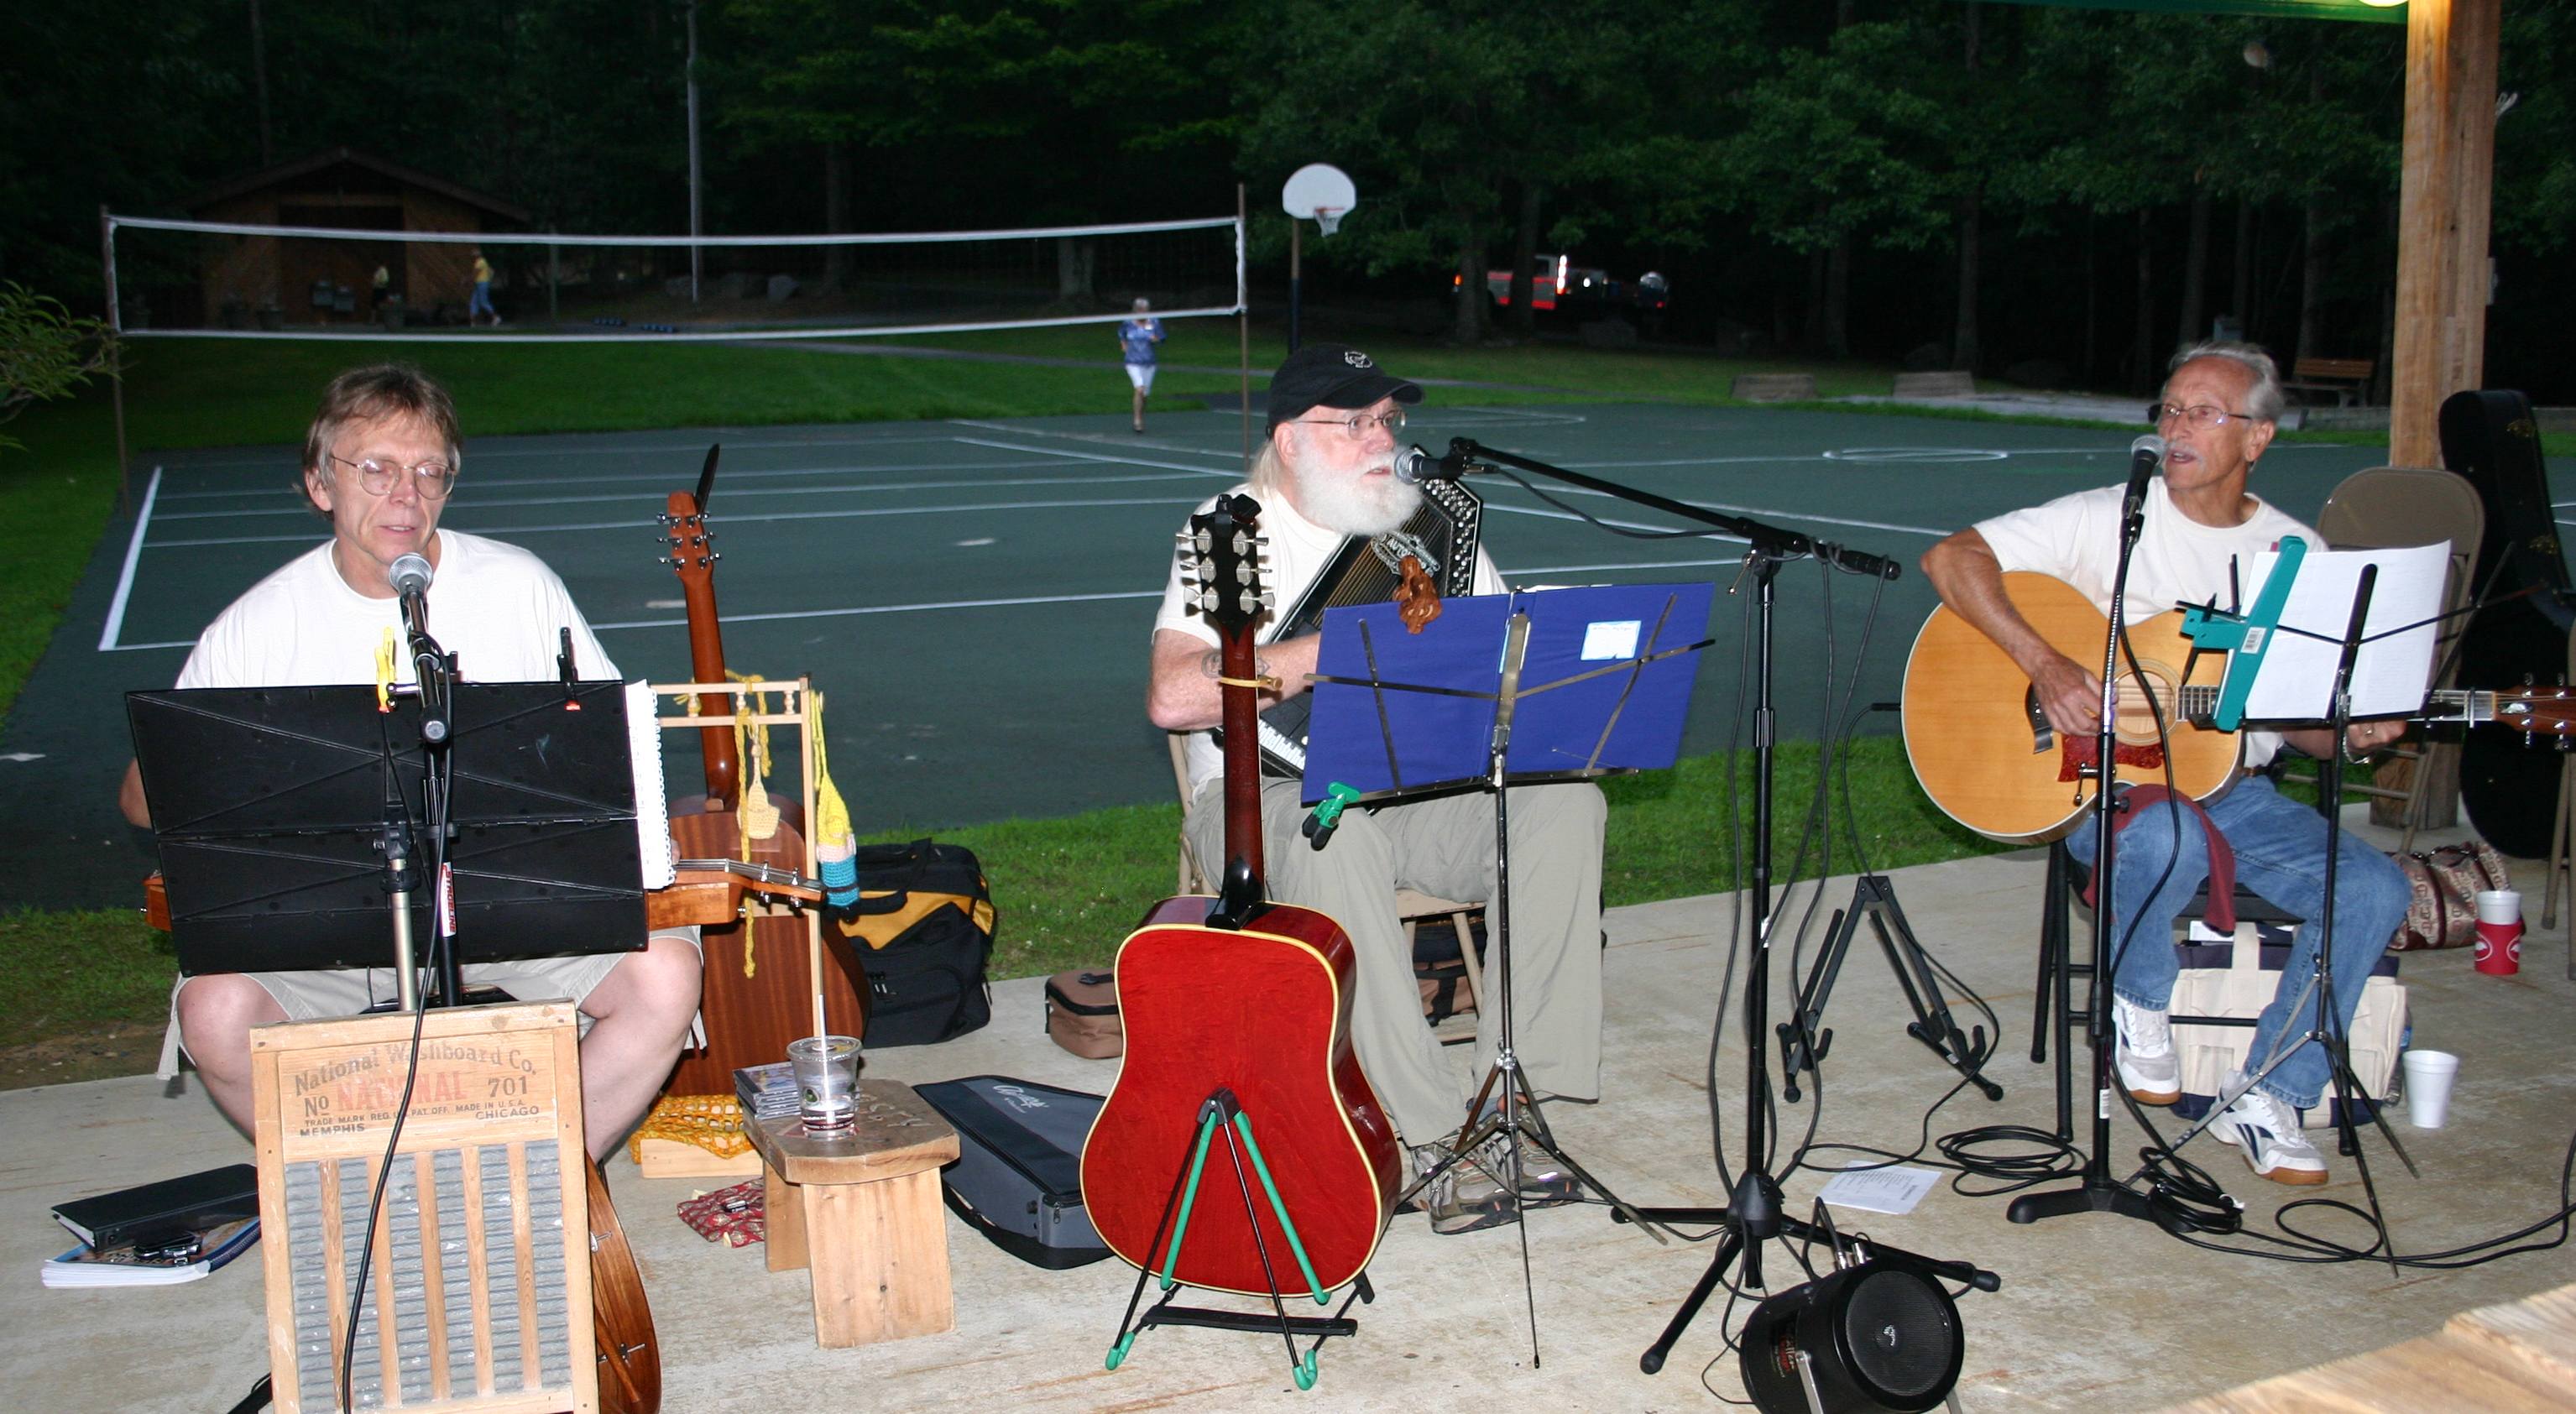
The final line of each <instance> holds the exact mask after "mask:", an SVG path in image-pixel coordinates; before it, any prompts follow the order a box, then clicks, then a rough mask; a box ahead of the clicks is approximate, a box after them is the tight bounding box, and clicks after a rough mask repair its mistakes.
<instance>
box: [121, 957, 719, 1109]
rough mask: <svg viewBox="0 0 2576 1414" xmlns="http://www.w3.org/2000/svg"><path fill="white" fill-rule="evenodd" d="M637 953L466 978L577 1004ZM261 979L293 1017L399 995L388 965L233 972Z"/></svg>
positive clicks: (528, 998) (472, 971) (171, 1044)
mask: <svg viewBox="0 0 2576 1414" xmlns="http://www.w3.org/2000/svg"><path fill="white" fill-rule="evenodd" d="M653 936H654V937H656V938H675V939H677V940H679V941H681V942H685V943H687V944H688V945H689V946H690V947H693V948H694V947H696V946H698V930H697V929H695V928H669V929H663V930H661V931H659V932H656V933H654V934H653ZM632 956H634V954H633V953H628V952H599V953H582V954H579V955H577V956H574V957H534V958H526V959H521V960H518V961H513V962H477V963H469V964H467V965H466V968H465V982H466V985H467V986H470V987H498V988H500V989H501V990H502V991H505V992H507V993H509V994H510V995H511V996H512V997H514V998H516V999H518V1000H520V1001H523V1002H542V1001H555V1000H563V1001H569V1002H571V1003H572V1004H573V1005H574V1006H575V1007H579V1006H580V1005H581V1003H582V1002H583V1000H584V999H586V998H588V997H589V996H590V993H591V990H592V989H593V988H595V987H597V986H598V985H599V984H600V983H602V982H605V981H607V980H608V974H609V973H611V972H614V971H616V970H617V964H619V963H621V962H624V961H625V960H626V959H627V958H629V957H632ZM235 975H237V976H242V977H248V978H249V979H250V980H252V981H254V982H257V983H258V984H259V985H260V987H261V989H262V990H264V991H266V992H267V993H268V994H269V996H270V997H272V998H274V999H275V1000H276V1002H277V1005H278V1007H279V1008H280V1009H281V1010H283V1011H284V1012H285V1013H286V1019H287V1020H289V1021H319V1020H321V1019H323V1018H325V1017H335V1016H356V1015H358V1014H359V1013H361V1012H364V1011H365V1010H366V1009H367V1008H369V1007H371V1006H374V1005H375V1004H377V1003H378V1002H389V1001H392V1000H394V999H395V998H396V996H398V995H399V989H398V988H396V986H395V985H394V969H392V968H390V967H344V968H335V969H330V970H324V971H312V972H243V973H238V974H235ZM188 981H189V979H188V978H186V977H181V978H179V979H178V980H177V981H175V982H173V983H172V984H171V985H170V1025H169V1029H168V1030H167V1031H166V1032H164V1033H163V1035H162V1040H161V1068H160V1069H159V1070H158V1071H157V1072H156V1075H157V1076H158V1078H160V1079H163V1080H167V1079H169V1078H170V1077H171V1076H174V1075H176V1074H178V1073H179V1057H180V1056H181V1054H183V1053H184V1051H185V1047H184V1046H183V1045H182V1044H181V1042H180V1040H179V992H180V989H181V988H183V987H186V986H187V985H188ZM589 1023H590V1018H589V1017H588V1016H586V1015H585V1016H584V1017H583V1018H582V1031H583V1034H585V1035H587V1034H588V1033H589V1030H590V1025H589ZM689 1029H690V1034H691V1039H692V1040H696V1039H698V1026H697V1023H696V1022H694V1021H692V1022H691V1023H690V1027H689Z"/></svg>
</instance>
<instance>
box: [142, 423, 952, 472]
mask: <svg viewBox="0 0 2576 1414" xmlns="http://www.w3.org/2000/svg"><path fill="white" fill-rule="evenodd" d="M731 430H732V429H729V428H723V427H711V428H708V429H707V432H708V434H709V436H708V437H705V438H700V439H697V440H694V441H688V442H675V443H672V444H670V445H668V446H661V445H654V444H647V445H644V446H619V447H608V448H600V447H488V448H484V449H482V450H479V451H475V450H472V449H471V447H470V446H469V452H470V453H471V454H470V455H469V456H468V457H467V458H466V460H468V461H472V462H482V461H486V460H489V459H491V458H493V457H598V456H603V455H605V456H638V455H645V454H649V453H656V452H696V453H699V454H701V455H703V454H704V453H705V452H706V449H707V443H708V442H709V441H711V440H712V441H716V442H721V443H723V444H724V446H725V448H726V450H728V451H735V450H739V451H766V450H769V449H772V448H777V447H858V446H878V447H882V446H893V445H897V444H900V443H906V442H945V441H948V440H950V439H949V438H947V437H944V436H936V435H908V436H902V437H864V436H859V437H851V436H819V437H792V438H781V439H779V440H776V441H769V442H745V441H737V440H734V439H732V438H729V437H727V436H726V435H725V434H726V433H727V432H728V431H731ZM624 435H625V434H624V433H619V432H551V433H549V432H496V433H494V434H492V436H493V437H495V438H500V437H619V436H624ZM172 455H175V456H180V457H186V456H187V455H188V454H187V453H186V452H184V451H181V452H177V453H173V454H172ZM298 455H300V453H298V452H297V451H296V450H295V449H294V448H292V447H285V446H281V447H280V448H279V449H278V451H277V452H276V453H275V454H272V455H269V456H264V457H225V458H220V459H214V460H204V461H199V460H190V461H188V462H187V464H186V467H187V469H188V470H190V471H197V470H217V469H220V470H232V469H236V468H243V467H280V466H291V465H293V464H294V461H295V458H296V457H297V456H298ZM692 475H694V473H692Z"/></svg>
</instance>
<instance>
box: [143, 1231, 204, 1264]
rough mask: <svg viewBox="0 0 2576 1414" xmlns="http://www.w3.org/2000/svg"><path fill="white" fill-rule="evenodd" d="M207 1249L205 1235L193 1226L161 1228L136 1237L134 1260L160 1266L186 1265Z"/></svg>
mask: <svg viewBox="0 0 2576 1414" xmlns="http://www.w3.org/2000/svg"><path fill="white" fill-rule="evenodd" d="M205 1250H206V1239H205V1235H204V1234H202V1233H199V1232H197V1231H195V1230H194V1229H191V1228H184V1227H182V1228H160V1229H156V1230H154V1231H151V1232H146V1233H142V1234H140V1235H138V1236H137V1237H136V1238H135V1239H134V1260H136V1261H137V1262H151V1263H155V1264H157V1265H160V1266H171V1267H175V1266H184V1265H185V1264H187V1263H189V1262H193V1261H195V1260H197V1258H198V1257H199V1256H200V1255H202V1254H203V1253H204V1252H205Z"/></svg>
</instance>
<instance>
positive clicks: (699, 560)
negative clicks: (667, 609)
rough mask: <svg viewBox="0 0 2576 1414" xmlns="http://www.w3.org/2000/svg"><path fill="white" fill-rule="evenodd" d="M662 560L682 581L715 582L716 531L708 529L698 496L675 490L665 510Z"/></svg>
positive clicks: (695, 583)
mask: <svg viewBox="0 0 2576 1414" xmlns="http://www.w3.org/2000/svg"><path fill="white" fill-rule="evenodd" d="M660 539H661V541H662V563H664V564H666V565H669V566H670V567H671V572H672V573H674V574H677V575H678V576H679V577H680V583H681V584H683V585H697V586H701V587H703V586H705V585H708V584H711V583H713V582H714V579H715V570H716V561H717V560H718V559H719V558H721V556H719V555H717V554H716V549H715V541H716V535H715V532H714V531H712V530H709V529H707V516H706V512H704V511H701V510H699V509H698V498H697V497H695V496H693V495H691V494H689V493H688V492H686V491H674V492H672V493H671V499H670V500H669V502H668V503H667V504H666V505H665V508H664V509H663V511H662V534H661V536H660Z"/></svg>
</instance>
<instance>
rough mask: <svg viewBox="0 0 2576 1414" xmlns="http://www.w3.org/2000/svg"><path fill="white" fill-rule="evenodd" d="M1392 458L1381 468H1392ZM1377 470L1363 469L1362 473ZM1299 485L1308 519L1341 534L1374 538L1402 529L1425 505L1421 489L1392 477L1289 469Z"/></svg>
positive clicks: (1302, 509) (1300, 501)
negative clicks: (1390, 466)
mask: <svg viewBox="0 0 2576 1414" xmlns="http://www.w3.org/2000/svg"><path fill="white" fill-rule="evenodd" d="M1392 464H1393V459H1392V458H1390V459H1389V460H1388V461H1387V462H1386V463H1382V464H1381V465H1392ZM1376 469H1378V468H1377V467H1369V468H1363V469H1362V470H1363V471H1369V470H1376ZM1289 475H1290V476H1291V477H1292V478H1294V479H1295V481H1296V483H1297V509H1298V511H1299V512H1300V513H1301V514H1303V515H1304V516H1305V517H1306V519H1308V520H1311V521H1313V522H1314V523H1315V524H1317V525H1320V526H1322V527H1323V528H1325V529H1326V530H1330V531H1334V532H1336V533H1338V534H1342V535H1357V536H1360V537H1363V538H1365V539H1375V538H1376V537H1378V536H1381V535H1385V534H1388V533H1390V532H1392V531H1395V530H1398V529H1400V528H1402V527H1403V525H1404V523H1405V522H1406V521H1408V520H1410V519H1412V518H1413V513H1414V511H1415V510H1417V509H1418V508H1420V506H1421V505H1422V488H1421V487H1419V486H1416V485H1414V484H1412V483H1411V482H1408V481H1399V480H1397V479H1396V478H1395V477H1393V476H1387V477H1380V478H1374V479H1373V478H1370V477H1368V476H1366V475H1362V474H1356V473H1354V474H1348V475H1345V474H1337V473H1334V472H1329V471H1324V472H1318V471H1309V470H1307V469H1306V467H1304V466H1299V467H1296V468H1293V469H1291V470H1290V472H1289Z"/></svg>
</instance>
